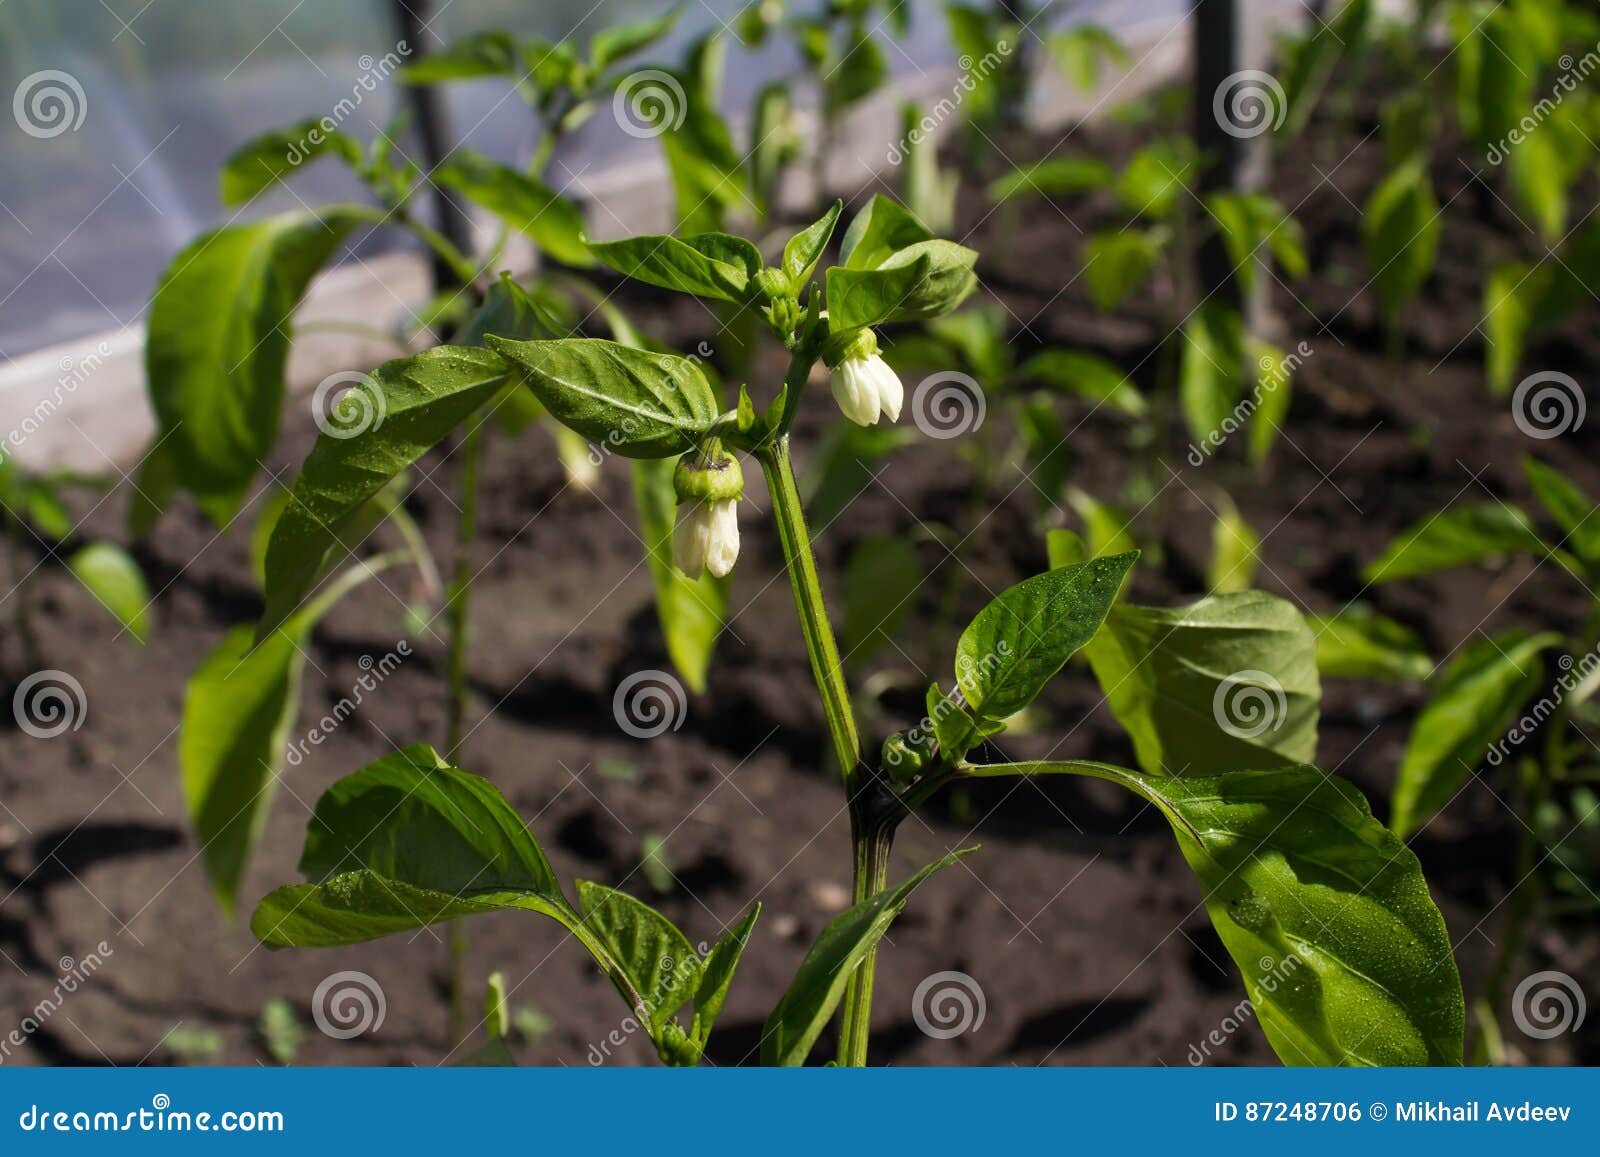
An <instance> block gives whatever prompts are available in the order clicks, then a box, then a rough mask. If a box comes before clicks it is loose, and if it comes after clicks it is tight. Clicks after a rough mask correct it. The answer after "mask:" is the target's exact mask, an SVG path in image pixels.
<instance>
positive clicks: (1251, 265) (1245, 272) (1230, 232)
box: [1204, 193, 1308, 293]
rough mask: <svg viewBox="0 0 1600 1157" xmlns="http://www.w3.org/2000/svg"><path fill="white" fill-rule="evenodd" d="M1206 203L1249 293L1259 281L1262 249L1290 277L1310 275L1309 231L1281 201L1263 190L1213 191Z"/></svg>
mask: <svg viewBox="0 0 1600 1157" xmlns="http://www.w3.org/2000/svg"><path fill="white" fill-rule="evenodd" d="M1204 204H1205V207H1206V211H1207V212H1209V213H1210V214H1211V218H1212V220H1213V221H1215V222H1216V224H1217V230H1218V232H1219V233H1220V234H1221V236H1222V241H1223V247H1224V248H1225V249H1226V250H1227V252H1228V259H1229V261H1230V262H1231V263H1232V264H1233V271H1234V275H1235V276H1236V277H1237V278H1238V279H1239V282H1240V284H1241V285H1242V286H1243V287H1244V288H1245V291H1246V292H1247V293H1248V292H1249V291H1250V290H1251V289H1252V288H1253V287H1254V285H1255V276H1256V266H1257V264H1258V263H1259V260H1260V259H1259V257H1258V254H1259V253H1260V252H1261V250H1262V249H1266V250H1267V251H1268V252H1270V253H1271V254H1272V255H1273V257H1274V258H1275V259H1276V260H1277V262H1278V265H1279V266H1280V267H1281V268H1282V269H1283V271H1284V272H1285V273H1287V274H1288V275H1289V276H1290V277H1304V276H1305V275H1306V273H1307V271H1308V261H1307V258H1306V249H1305V232H1304V230H1302V229H1301V227H1300V223H1299V222H1298V221H1296V220H1295V219H1294V218H1293V217H1291V216H1290V215H1289V213H1288V211H1287V210H1285V209H1284V207H1283V206H1282V205H1281V204H1279V203H1278V202H1277V201H1275V200H1273V199H1272V198H1271V197H1265V196H1262V195H1261V194H1259V193H1212V194H1210V195H1209V196H1207V197H1206V199H1205V202H1204Z"/></svg>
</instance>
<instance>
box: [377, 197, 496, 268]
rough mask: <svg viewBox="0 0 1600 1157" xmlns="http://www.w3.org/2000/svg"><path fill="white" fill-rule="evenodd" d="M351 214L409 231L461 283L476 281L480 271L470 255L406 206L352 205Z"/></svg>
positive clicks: (378, 223)
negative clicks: (399, 207) (437, 257)
mask: <svg viewBox="0 0 1600 1157" xmlns="http://www.w3.org/2000/svg"><path fill="white" fill-rule="evenodd" d="M347 211H348V212H349V213H350V215H351V216H353V217H357V218H360V219H361V220H363V221H370V222H372V223H373V224H374V225H393V226H395V227H397V228H400V229H405V230H407V231H409V232H410V233H411V234H412V235H413V236H414V237H416V238H417V239H418V240H419V241H421V242H422V243H423V244H424V245H426V246H427V247H428V248H429V249H432V250H433V251H434V252H435V253H437V254H438V255H439V256H440V257H441V258H443V259H444V262H445V264H446V265H448V266H450V272H451V273H453V274H455V276H456V278H457V279H458V280H459V281H460V282H461V284H462V285H471V284H472V283H473V282H474V281H476V280H477V277H478V270H477V267H476V266H475V265H473V263H472V261H471V260H470V259H469V258H468V257H467V255H466V254H465V253H463V252H461V250H459V249H457V248H456V247H455V245H454V244H453V243H452V242H451V240H450V238H448V237H446V236H445V235H444V234H443V233H441V232H439V231H438V230H437V229H435V228H434V227H433V226H432V225H429V224H427V223H426V222H424V221H419V220H417V219H416V218H415V217H413V216H411V214H410V213H407V212H406V211H405V210H404V209H379V208H377V207H375V206H368V205H352V206H349V208H348V210H347Z"/></svg>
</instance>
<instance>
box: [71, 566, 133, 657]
mask: <svg viewBox="0 0 1600 1157" xmlns="http://www.w3.org/2000/svg"><path fill="white" fill-rule="evenodd" d="M67 567H68V569H69V570H71V571H72V573H73V575H74V576H76V578H77V580H78V581H79V582H80V583H82V584H83V585H84V588H85V589H86V590H88V592H89V593H90V594H92V595H93V596H94V597H95V598H97V599H99V600H100V605H101V606H103V607H105V609H106V610H108V611H110V612H111V615H112V617H114V618H115V619H116V620H117V622H119V623H121V624H122V625H123V626H124V627H126V628H127V629H128V631H129V633H130V634H132V635H133V637H134V638H135V639H138V640H139V642H141V643H147V642H149V641H150V588H149V587H148V586H146V585H145V581H144V571H142V570H140V569H139V564H138V563H137V562H135V561H134V560H133V556H132V555H130V554H129V553H128V552H127V551H125V550H123V549H122V548H121V547H120V546H117V545H116V544H114V543H110V542H91V543H90V544H89V545H88V546H85V547H82V548H80V549H79V550H78V551H76V552H75V553H74V554H73V555H72V557H71V558H69V559H68V560H67Z"/></svg>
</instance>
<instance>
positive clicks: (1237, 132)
mask: <svg viewBox="0 0 1600 1157" xmlns="http://www.w3.org/2000/svg"><path fill="white" fill-rule="evenodd" d="M1262 8H1263V6H1262V5H1261V4H1259V3H1253V2H1252V0H1198V2H1197V3H1196V5H1195V14H1194V79H1195V93H1194V118H1195V140H1196V143H1197V144H1198V145H1199V147H1200V155H1201V170H1200V182H1199V186H1200V195H1201V196H1202V197H1203V196H1205V195H1206V194H1207V193H1210V192H1214V191H1217V190H1229V191H1232V192H1239V193H1247V192H1257V191H1260V190H1261V189H1263V188H1264V187H1265V186H1266V183H1267V168H1268V152H1267V137H1268V135H1269V134H1270V129H1271V121H1272V119H1273V118H1274V117H1275V116H1276V115H1277V112H1278V102H1277V101H1276V100H1275V99H1274V96H1273V91H1274V89H1273V84H1269V83H1267V82H1265V81H1263V80H1260V79H1259V78H1256V79H1252V78H1251V77H1248V76H1244V75H1242V74H1244V73H1246V72H1248V71H1250V70H1255V71H1256V72H1257V73H1258V74H1259V73H1260V71H1261V68H1262V65H1263V64H1264V63H1265V61H1266V53H1265V51H1264V49H1265V44H1266V31H1267V30H1266V16H1267V14H1266V13H1265V12H1264V11H1262ZM1274 83H1275V82H1274ZM1240 86H1248V87H1250V88H1251V89H1252V90H1254V91H1258V92H1260V93H1261V94H1262V96H1263V99H1264V102H1265V103H1264V104H1263V105H1260V106H1258V109H1259V111H1262V112H1263V113H1264V115H1265V116H1266V118H1267V125H1266V128H1265V129H1261V130H1258V129H1257V123H1258V122H1255V121H1251V122H1250V123H1249V124H1248V125H1241V123H1240V122H1239V120H1238V119H1237V118H1232V117H1230V116H1228V115H1219V112H1221V113H1224V114H1225V113H1226V110H1227V96H1228V94H1230V93H1232V92H1235V91H1237V90H1238V89H1239V88H1240ZM1279 91H1281V90H1279ZM1219 93H1220V94H1222V105H1221V107H1220V108H1219V102H1218V97H1219ZM1197 273H1198V275H1199V286H1198V289H1199V291H1200V294H1201V296H1202V297H1203V298H1208V299H1210V300H1213V301H1222V302H1226V303H1229V304H1232V305H1234V306H1235V307H1237V308H1238V309H1239V310H1240V311H1241V312H1242V313H1243V314H1244V317H1245V322H1246V324H1247V326H1248V327H1249V329H1250V331H1251V332H1259V329H1258V324H1257V323H1259V322H1260V320H1261V317H1260V314H1261V309H1260V292H1259V290H1260V289H1261V287H1262V285H1263V283H1264V282H1265V280H1266V278H1265V277H1264V276H1257V277H1256V278H1255V285H1256V288H1257V293H1255V294H1253V295H1251V297H1252V300H1249V301H1246V300H1245V299H1244V296H1245V295H1244V293H1243V291H1242V287H1241V286H1240V285H1239V283H1238V279H1237V278H1235V277H1234V275H1233V265H1232V262H1231V261H1230V260H1229V258H1228V254H1227V251H1226V249H1225V248H1224V247H1223V245H1222V242H1221V239H1220V238H1218V237H1216V236H1211V237H1208V238H1207V239H1206V241H1205V243H1204V244H1203V245H1202V246H1201V247H1200V253H1199V257H1198V269H1197Z"/></svg>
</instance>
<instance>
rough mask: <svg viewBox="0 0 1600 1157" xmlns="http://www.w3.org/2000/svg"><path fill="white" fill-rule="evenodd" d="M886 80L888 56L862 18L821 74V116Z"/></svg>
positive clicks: (842, 107)
mask: <svg viewBox="0 0 1600 1157" xmlns="http://www.w3.org/2000/svg"><path fill="white" fill-rule="evenodd" d="M888 79H889V59H888V57H886V56H885V55H884V52H883V46H882V45H881V44H879V43H878V40H877V38H876V37H874V36H873V35H872V28H871V26H869V25H868V24H867V23H866V22H865V21H858V22H857V23H856V24H855V25H854V26H853V27H852V28H851V29H850V31H849V33H848V35H847V38H846V41H845V44H844V51H843V54H842V55H841V56H840V58H839V60H838V62H837V63H836V64H835V65H834V67H833V68H831V69H829V70H828V72H827V73H826V74H824V77H823V89H824V102H825V105H826V111H825V115H826V116H827V117H829V118H830V119H832V118H835V117H837V116H839V114H840V113H842V112H844V110H845V109H847V108H849V107H850V106H851V105H853V104H855V103H857V102H858V101H861V100H864V99H865V98H867V97H868V96H871V95H872V94H873V93H874V92H876V91H878V89H879V88H881V87H882V86H883V84H884V82H886V81H887V80H888Z"/></svg>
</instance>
